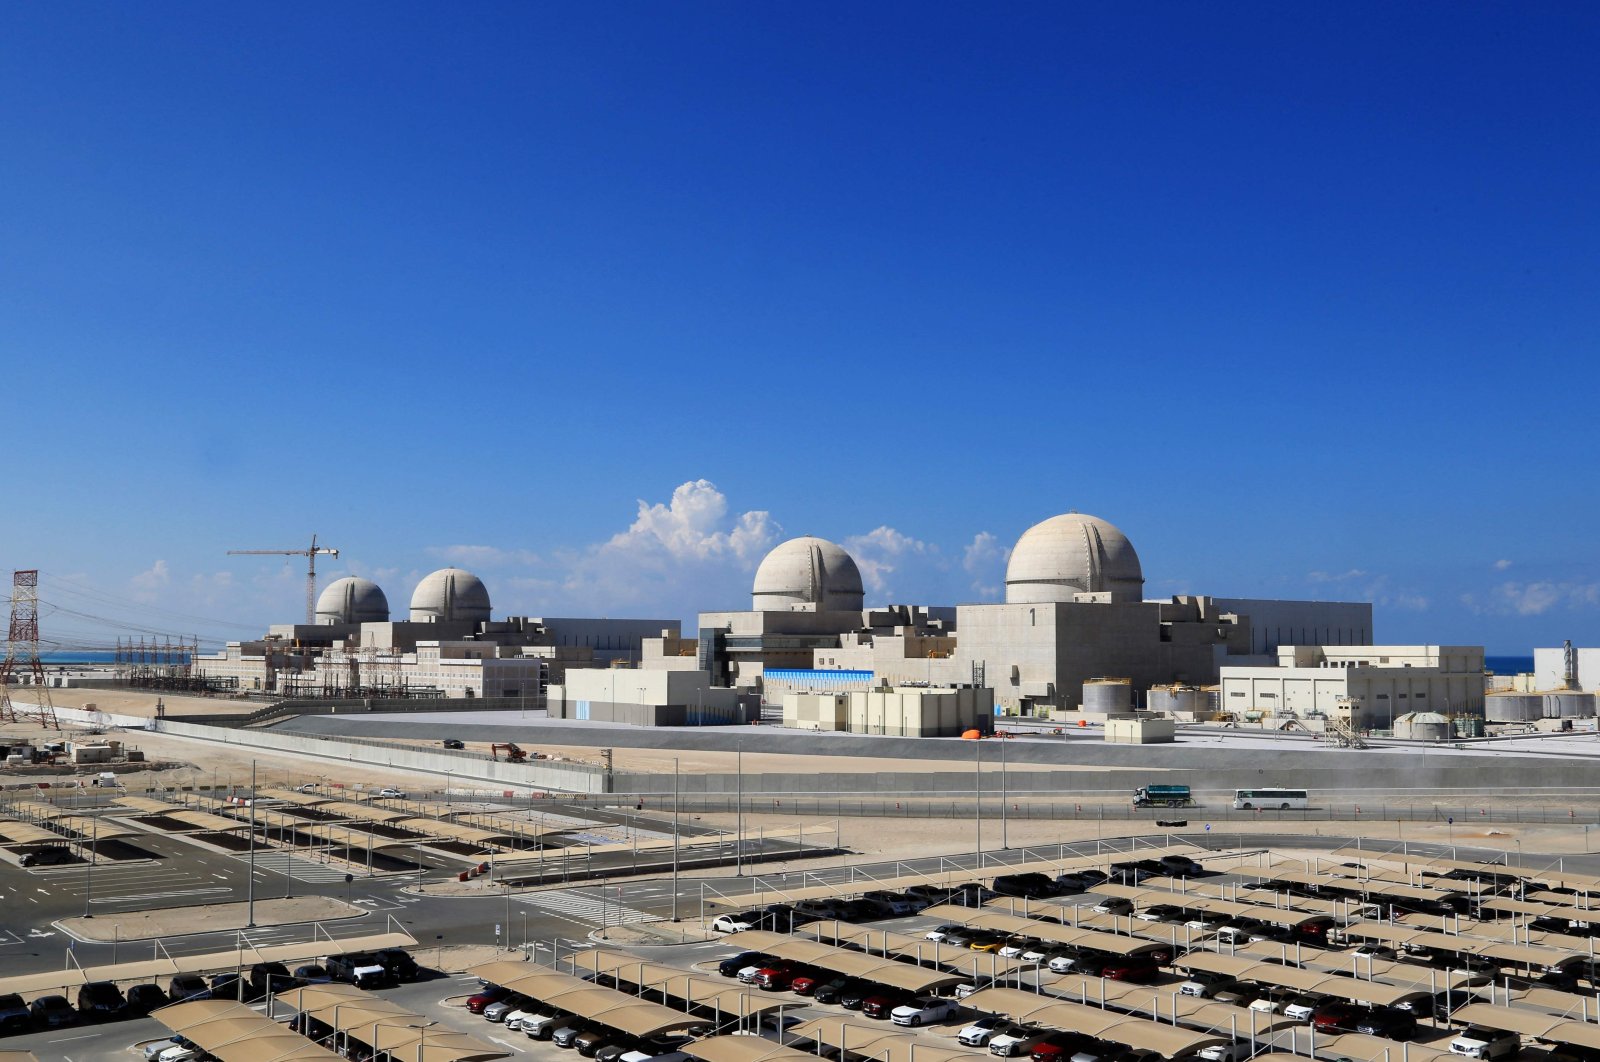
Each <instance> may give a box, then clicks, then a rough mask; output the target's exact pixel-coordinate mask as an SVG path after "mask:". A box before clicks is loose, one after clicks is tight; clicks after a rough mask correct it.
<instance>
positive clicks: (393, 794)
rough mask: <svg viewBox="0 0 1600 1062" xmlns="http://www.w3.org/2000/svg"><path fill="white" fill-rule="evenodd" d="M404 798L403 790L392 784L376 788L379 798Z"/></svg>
mask: <svg viewBox="0 0 1600 1062" xmlns="http://www.w3.org/2000/svg"><path fill="white" fill-rule="evenodd" d="M405 798H406V794H405V790H403V789H395V788H394V787H393V786H384V787H383V788H382V789H380V790H378V799H379V800H404V799H405Z"/></svg>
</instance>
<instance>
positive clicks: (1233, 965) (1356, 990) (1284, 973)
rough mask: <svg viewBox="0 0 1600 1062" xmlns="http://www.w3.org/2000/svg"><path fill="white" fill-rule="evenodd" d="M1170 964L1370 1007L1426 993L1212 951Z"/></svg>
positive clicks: (1186, 956) (1406, 986)
mask: <svg viewBox="0 0 1600 1062" xmlns="http://www.w3.org/2000/svg"><path fill="white" fill-rule="evenodd" d="M1173 965H1175V966H1177V967H1179V968H1180V969H1185V970H1206V971H1209V972H1211V973H1219V974H1222V975H1224V976H1226V977H1233V978H1237V979H1238V980H1241V981H1255V982H1257V983H1259V984H1263V985H1274V986H1276V987H1279V988H1290V989H1293V990H1295V991H1296V992H1313V993H1316V994H1318V995H1324V996H1338V997H1339V998H1341V999H1351V1000H1354V1001H1356V1002H1357V1003H1367V1004H1371V1005H1373V1006H1382V1007H1392V1006H1394V1005H1395V1004H1396V1003H1399V1002H1400V1001H1402V1000H1406V999H1419V998H1422V997H1424V996H1427V995H1429V992H1428V990H1427V989H1425V988H1418V987H1417V986H1415V985H1388V984H1383V983H1381V982H1378V981H1364V980H1361V979H1359V978H1355V977H1348V976H1345V975H1343V974H1335V973H1328V972H1326V971H1322V970H1304V969H1299V968H1297V967H1294V966H1280V965H1279V964H1277V963H1275V962H1260V961H1257V960H1252V959H1246V958H1244V957H1243V956H1238V955H1218V954H1215V953H1213V952H1195V953H1191V954H1189V955H1185V956H1184V957H1183V958H1181V959H1179V960H1178V961H1177V962H1176V963H1174V964H1173Z"/></svg>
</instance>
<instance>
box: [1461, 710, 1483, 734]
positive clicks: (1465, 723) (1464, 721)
mask: <svg viewBox="0 0 1600 1062" xmlns="http://www.w3.org/2000/svg"><path fill="white" fill-rule="evenodd" d="M1456 736H1457V737H1464V738H1481V737H1483V720H1482V719H1479V718H1478V717H1477V716H1475V715H1463V716H1458V717H1457V718H1456Z"/></svg>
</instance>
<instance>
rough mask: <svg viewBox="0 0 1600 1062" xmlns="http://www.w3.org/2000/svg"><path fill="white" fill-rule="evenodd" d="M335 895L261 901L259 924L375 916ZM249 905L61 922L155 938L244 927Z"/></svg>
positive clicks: (87, 930) (83, 933) (102, 936)
mask: <svg viewBox="0 0 1600 1062" xmlns="http://www.w3.org/2000/svg"><path fill="white" fill-rule="evenodd" d="M370 913H371V912H369V911H364V910H362V909H361V908H359V907H354V906H352V905H350V904H347V903H345V902H344V901H343V900H337V899H334V898H333V897H331V896H296V897H294V898H293V899H287V900H285V899H276V900H258V901H256V905H255V921H256V925H257V926H287V925H295V924H298V923H303V922H324V921H330V920H332V919H335V918H360V917H362V916H363V915H367V914H370ZM247 919H248V905H247V904H243V903H214V904H207V905H205V906H201V907H180V908H173V909H158V910H153V911H129V912H125V913H122V914H103V915H96V916H95V917H93V918H63V919H62V920H61V922H60V925H61V927H62V928H63V929H65V930H67V931H68V932H69V933H71V934H73V935H74V936H76V937H79V938H81V939H83V940H96V941H100V942H101V943H105V942H107V941H111V940H123V941H128V940H151V939H154V938H156V937H174V936H182V935H185V934H189V933H217V932H221V931H224V930H229V929H244V928H245V926H246V924H247Z"/></svg>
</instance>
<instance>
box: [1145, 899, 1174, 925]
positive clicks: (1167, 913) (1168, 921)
mask: <svg viewBox="0 0 1600 1062" xmlns="http://www.w3.org/2000/svg"><path fill="white" fill-rule="evenodd" d="M1133 917H1135V918H1137V919H1138V920H1139V921H1141V922H1159V923H1162V924H1164V925H1173V924H1176V923H1179V922H1182V921H1183V908H1181V907H1176V906H1174V905H1172V904H1170V903H1158V904H1153V905H1151V906H1149V907H1146V908H1145V909H1144V910H1142V911H1140V912H1138V913H1137V914H1135V915H1134V916H1133Z"/></svg>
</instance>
